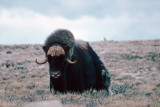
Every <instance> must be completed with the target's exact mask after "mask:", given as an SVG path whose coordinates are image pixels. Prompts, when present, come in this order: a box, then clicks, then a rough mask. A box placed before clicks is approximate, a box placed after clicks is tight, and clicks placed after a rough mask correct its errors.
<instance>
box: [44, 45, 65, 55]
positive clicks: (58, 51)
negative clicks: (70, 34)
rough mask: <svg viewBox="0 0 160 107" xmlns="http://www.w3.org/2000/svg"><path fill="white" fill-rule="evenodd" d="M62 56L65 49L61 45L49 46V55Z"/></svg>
mask: <svg viewBox="0 0 160 107" xmlns="http://www.w3.org/2000/svg"><path fill="white" fill-rule="evenodd" d="M48 55H50V56H52V57H53V56H60V55H65V51H64V49H63V48H62V47H61V46H52V47H50V48H49V50H48V52H47V56H48Z"/></svg>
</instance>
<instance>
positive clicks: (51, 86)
mask: <svg viewBox="0 0 160 107" xmlns="http://www.w3.org/2000/svg"><path fill="white" fill-rule="evenodd" d="M50 92H51V93H52V94H56V92H57V91H55V90H54V87H53V84H52V81H51V80H50Z"/></svg>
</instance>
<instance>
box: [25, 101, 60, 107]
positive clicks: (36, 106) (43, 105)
mask: <svg viewBox="0 0 160 107" xmlns="http://www.w3.org/2000/svg"><path fill="white" fill-rule="evenodd" d="M24 107H63V106H62V104H61V102H60V101H59V100H53V101H41V102H34V103H30V104H26V105H25V106H24Z"/></svg>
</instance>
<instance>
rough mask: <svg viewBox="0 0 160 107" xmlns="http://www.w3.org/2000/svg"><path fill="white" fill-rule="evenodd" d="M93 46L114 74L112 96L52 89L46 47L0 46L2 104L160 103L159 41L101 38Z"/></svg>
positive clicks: (114, 106) (136, 106)
mask: <svg viewBox="0 0 160 107" xmlns="http://www.w3.org/2000/svg"><path fill="white" fill-rule="evenodd" d="M90 45H91V46H92V47H93V49H94V50H95V51H96V52H97V54H98V55H99V56H100V58H101V60H102V61H103V62H104V64H105V66H106V67H107V69H108V71H109V73H110V75H111V91H112V96H109V97H107V96H106V92H105V91H104V90H102V91H99V92H97V91H95V90H94V91H93V93H92V94H91V93H90V91H85V92H83V93H82V94H79V93H70V92H68V93H67V94H62V93H57V94H54V95H52V94H51V93H50V90H49V71H48V64H47V63H46V64H44V65H37V64H36V63H35V59H39V60H43V59H44V58H45V55H44V52H43V50H42V48H41V47H42V45H0V106H4V107H6V106H23V105H25V104H27V103H30V102H37V101H48V100H55V99H56V100H59V101H61V103H62V104H63V105H64V106H67V107H70V106H77V107H78V106H87V107H94V106H98V107H105V106H111V107H119V106H120V107H121V106H122V107H141V106H147V107H150V106H151V107H159V106H160V40H146V41H122V42H117V41H99V42H91V43H90Z"/></svg>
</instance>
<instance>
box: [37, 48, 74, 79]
mask: <svg viewBox="0 0 160 107" xmlns="http://www.w3.org/2000/svg"><path fill="white" fill-rule="evenodd" d="M43 50H44V51H45V53H46V58H45V59H44V61H42V62H39V61H37V60H36V63H37V64H45V63H46V62H48V63H49V68H50V75H51V77H53V78H55V79H56V78H59V77H60V76H62V74H63V69H64V65H65V63H69V64H75V63H76V60H75V61H71V60H70V59H69V58H67V56H66V53H65V51H64V49H63V48H62V47H61V46H60V45H53V46H51V47H50V48H49V49H47V47H46V46H43Z"/></svg>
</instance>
